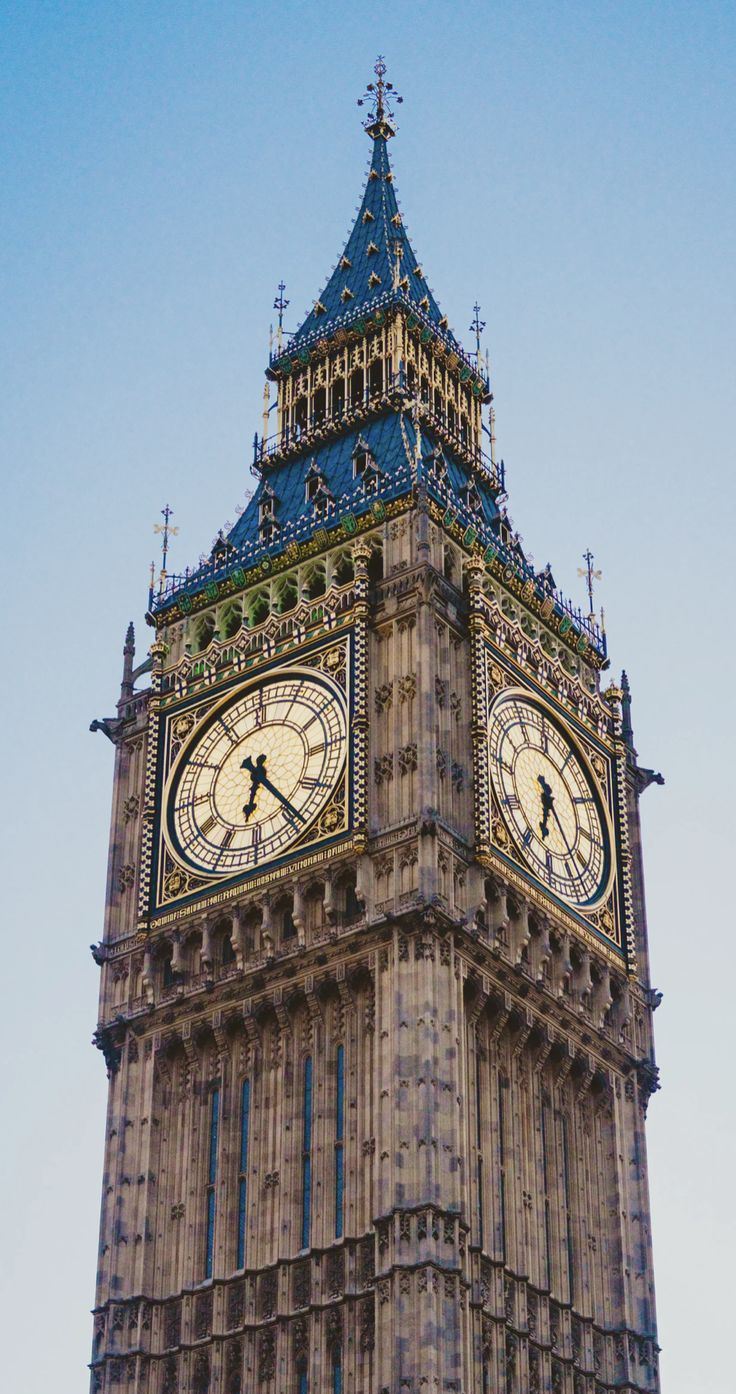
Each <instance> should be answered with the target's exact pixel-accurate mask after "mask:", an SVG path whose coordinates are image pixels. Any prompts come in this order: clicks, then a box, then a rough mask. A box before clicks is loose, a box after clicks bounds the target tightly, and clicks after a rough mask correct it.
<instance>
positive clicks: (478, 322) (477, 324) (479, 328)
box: [470, 300, 486, 372]
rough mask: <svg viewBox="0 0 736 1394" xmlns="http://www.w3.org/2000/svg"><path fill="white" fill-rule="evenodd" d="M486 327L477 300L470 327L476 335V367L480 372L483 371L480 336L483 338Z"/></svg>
mask: <svg viewBox="0 0 736 1394" xmlns="http://www.w3.org/2000/svg"><path fill="white" fill-rule="evenodd" d="M485 327H486V322H485V320H484V319H481V317H480V305H479V304H478V302H477V300H476V302H475V304H474V306H473V323H472V324H471V326H470V332H471V333H472V334H475V366H476V368H477V369H478V372H480V371H481V367H480V360H481V352H480V336H481V334H482V333H483V330H484V329H485Z"/></svg>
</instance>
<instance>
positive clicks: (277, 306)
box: [273, 281, 290, 353]
mask: <svg viewBox="0 0 736 1394" xmlns="http://www.w3.org/2000/svg"><path fill="white" fill-rule="evenodd" d="M285 290H286V284H285V282H284V281H279V284H278V294H277V296H276V299H275V300H274V302H273V308H274V310H278V315H279V327H278V331H277V335H276V343H277V345H278V351H279V353H280V352H281V349H282V347H283V343H284V310H285V309H286V308H287V306H288V305H289V303H290V302H289V301H288V300H285V299H284V291H285Z"/></svg>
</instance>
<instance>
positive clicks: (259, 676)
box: [149, 627, 357, 923]
mask: <svg viewBox="0 0 736 1394" xmlns="http://www.w3.org/2000/svg"><path fill="white" fill-rule="evenodd" d="M355 653H356V635H355V630H354V628H353V627H351V628H346V629H343V630H341V631H340V632H339V633H337V634H333V635H331V636H330V637H328V638H320V639H318V640H315V641H313V642H312V643H307V644H305V645H303V646H300V647H294V648H292V649H290V650H289V652H288V653H286V654H280V655H278V656H271V657H270V658H264V660H263V661H262V662H259V663H258V664H254V665H253V666H249V667H248V668H247V669H246V670H240V671H237V672H232V673H231V674H229V675H228V677H227V678H226V679H225V681H223V682H221V683H218V684H217V685H216V687H212V688H211V689H209V690H208V691H207V692H202V691H201V690H200V691H197V692H194V693H191V694H189V695H188V696H187V697H186V698H184V699H183V700H182V701H180V702H177V703H175V704H172V705H171V706H166V707H165V708H163V709H162V710H161V711H160V712H159V714H158V731H157V736H158V739H157V742H156V745H157V768H156V773H155V788H156V798H155V809H156V812H155V819H154V826H153V839H152V840H153V850H152V858H151V875H150V898H149V919H150V921H151V922H152V923H156V922H158V923H160V922H162V921H161V918H160V917H161V916H164V917H165V919H164V921H163V922H165V921H166V919H167V918H168V914H169V913H170V912H177V913H178V912H179V911H180V910H183V909H186V908H188V907H190V906H195V905H198V904H200V903H201V904H202V906H203V908H204V906H207V905H212V904H213V903H217V902H219V901H225V900H227V899H229V898H230V896H231V895H232V894H233V893H234V892H235V891H236V890H237V889H241V888H243V889H244V888H248V889H251V890H254V889H260V888H261V887H265V886H267V885H270V884H271V883H272V882H274V880H277V879H278V878H279V876H280V874H281V873H282V871H284V870H286V869H288V870H289V871H291V872H292V873H293V872H295V871H298V870H299V869H301V868H302V867H305V866H308V865H309V864H311V863H316V862H317V861H318V860H319V859H320V858H321V857H324V854H325V852H326V851H328V850H330V849H335V848H336V847H339V846H341V845H342V844H348V845H349V844H350V843H351V842H352V840H353V836H354V832H355V829H356V817H355V813H356V797H355V795H356V773H357V771H356V748H355V742H354V741H353V740H351V732H352V727H353V723H354V719H355V712H356V662H355ZM305 668H306V669H310V668H311V669H313V670H315V672H322V673H324V674H325V675H326V676H327V677H329V678H330V679H331V680H332V681H333V682H334V683H336V684H337V685H338V686H339V687H342V689H343V694H344V700H345V707H346V717H347V749H346V760H345V767H344V770H343V772H342V774H341V775H340V777H339V780H338V783H337V785H336V787H335V789H334V790H333V793H332V795H331V796H330V798H329V800H328V801H327V803H326V805H325V807H324V808H323V809H322V810H321V811H320V813H319V814H318V815H317V817H316V819H315V821H314V823H313V824H311V825H310V827H309V828H308V829H306V831H305V832H304V833H303V834H302V835H301V836H299V837H298V838H296V839H295V841H294V842H293V843H292V844H291V845H290V847H289V848H288V849H287V850H286V851H284V853H283V854H282V855H280V856H277V857H275V858H274V859H273V860H272V861H269V862H267V863H265V864H264V865H263V866H260V867H254V868H251V869H249V870H245V871H244V870H242V869H241V870H238V871H237V872H235V873H232V874H227V875H225V876H223V877H222V878H217V877H213V876H211V875H210V876H206V875H198V874H197V873H196V871H194V870H193V869H192V867H191V866H189V865H187V864H185V863H184V862H183V861H179V860H178V859H177V858H176V856H175V853H174V849H173V848H172V847H171V846H170V845H169V841H168V839H167V837H166V829H165V825H166V819H167V803H168V790H169V785H170V781H171V778H172V777H173V776H174V775H175V772H176V764H177V760H178V757H179V754H180V751H181V750H182V749H183V747H184V746H185V744H187V743H188V742H189V741H190V739H191V737H192V733H193V731H194V730H195V729H196V727H197V726H198V725H199V724H200V723H201V722H203V721H206V720H207V718H208V717H209V716H210V715H212V714H213V713H214V711H215V710H216V709H218V708H219V707H221V706H222V705H223V704H225V703H227V702H228V701H229V700H235V699H236V697H237V694H238V693H239V692H245V691H246V690H247V689H248V688H250V687H253V686H255V685H257V684H258V683H259V682H261V681H263V680H264V679H266V678H268V677H270V676H275V675H277V674H278V675H279V676H283V675H288V674H289V673H290V672H292V671H303V670H304V669H305Z"/></svg>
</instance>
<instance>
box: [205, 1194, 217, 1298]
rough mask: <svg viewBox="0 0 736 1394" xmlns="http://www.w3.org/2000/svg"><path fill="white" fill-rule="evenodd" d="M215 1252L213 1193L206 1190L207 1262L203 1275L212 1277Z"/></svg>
mask: <svg viewBox="0 0 736 1394" xmlns="http://www.w3.org/2000/svg"><path fill="white" fill-rule="evenodd" d="M214 1253H215V1193H214V1191H208V1192H207V1263H206V1265H205V1276H206V1277H207V1278H211V1277H212V1266H213V1261H214Z"/></svg>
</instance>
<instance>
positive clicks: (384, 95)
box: [358, 53, 404, 140]
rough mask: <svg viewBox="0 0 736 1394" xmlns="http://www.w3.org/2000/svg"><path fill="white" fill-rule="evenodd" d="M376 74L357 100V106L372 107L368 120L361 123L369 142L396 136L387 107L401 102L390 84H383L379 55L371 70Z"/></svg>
mask: <svg viewBox="0 0 736 1394" xmlns="http://www.w3.org/2000/svg"><path fill="white" fill-rule="evenodd" d="M373 71H374V73H375V74H376V81H375V82H369V83H368V86H367V88H366V90H365V92H364V94H363V96H362V97H360V98H359V99H358V106H363V105H364V104H365V103H366V102H368V103H369V105H370V106H371V107H372V110H371V111H370V112H369V113H368V119H367V120H366V121H364V122H363V125H364V127H365V129H366V132H367V133H368V135H369V136H370V137H371V140H378V139H379V137H383V139H384V140H390V139H391V136H395V135H396V126H395V125H394V114H393V112H392V110H391V107H390V105H389V103H390V102H392V101H395V102H398V103H401V102H403V100H404V98H403V97H400V96H399V94H398V92H397V91H396V89H395V87H394V85H393V83H392V82H384V78H385V76H386V64H385V63H384V61H383V55H382V54H380V53H379V55H378V58H377V59H376V63H375V66H374V68H373Z"/></svg>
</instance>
